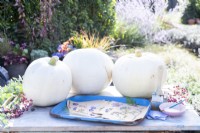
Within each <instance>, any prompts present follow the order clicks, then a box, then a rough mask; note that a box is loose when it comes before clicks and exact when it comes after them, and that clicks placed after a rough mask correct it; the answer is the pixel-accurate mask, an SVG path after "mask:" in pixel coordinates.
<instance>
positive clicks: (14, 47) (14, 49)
mask: <svg viewBox="0 0 200 133" xmlns="http://www.w3.org/2000/svg"><path fill="white" fill-rule="evenodd" d="M9 45H10V46H11V50H10V51H9V52H7V53H6V54H5V55H3V56H2V58H3V60H4V66H8V65H13V64H23V63H26V64H28V57H27V55H28V50H27V45H26V43H21V44H17V43H15V42H13V41H9Z"/></svg>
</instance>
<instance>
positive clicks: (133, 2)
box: [116, 0, 168, 42]
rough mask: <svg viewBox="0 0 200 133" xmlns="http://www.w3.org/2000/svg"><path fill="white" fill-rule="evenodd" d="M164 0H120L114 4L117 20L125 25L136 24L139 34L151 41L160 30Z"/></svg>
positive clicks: (163, 13)
mask: <svg viewBox="0 0 200 133" xmlns="http://www.w3.org/2000/svg"><path fill="white" fill-rule="evenodd" d="M167 6H168V3H167V1H164V0H159V1H157V0H120V1H118V2H117V4H116V14H117V15H116V16H117V21H118V22H120V23H123V24H125V25H127V26H128V25H137V27H138V30H139V32H140V34H142V35H144V36H145V38H146V40H148V41H149V42H151V41H152V38H153V36H154V34H155V33H156V32H158V31H159V30H160V23H159V22H158V21H161V18H163V16H164V15H165V14H166V8H167Z"/></svg>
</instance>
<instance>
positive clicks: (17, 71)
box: [6, 64, 27, 78]
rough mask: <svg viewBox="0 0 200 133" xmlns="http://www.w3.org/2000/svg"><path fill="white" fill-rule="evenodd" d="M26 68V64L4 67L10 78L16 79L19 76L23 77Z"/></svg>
mask: <svg viewBox="0 0 200 133" xmlns="http://www.w3.org/2000/svg"><path fill="white" fill-rule="evenodd" d="M26 68H27V64H14V65H9V66H6V69H7V71H8V74H9V77H10V78H13V77H15V78H18V77H19V76H23V75H24V72H25V71H26Z"/></svg>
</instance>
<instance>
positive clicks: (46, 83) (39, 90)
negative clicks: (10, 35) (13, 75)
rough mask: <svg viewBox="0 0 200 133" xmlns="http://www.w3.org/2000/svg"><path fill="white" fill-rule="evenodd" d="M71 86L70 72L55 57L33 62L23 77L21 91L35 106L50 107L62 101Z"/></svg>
mask: <svg viewBox="0 0 200 133" xmlns="http://www.w3.org/2000/svg"><path fill="white" fill-rule="evenodd" d="M71 85H72V76H71V71H70V69H69V68H68V66H67V65H66V64H65V63H63V62H62V61H59V60H58V58H56V57H52V58H50V57H44V58H40V59H37V60H35V61H33V62H32V63H31V64H30V65H29V66H28V68H27V69H26V71H25V74H24V77H23V91H24V93H25V95H26V97H27V98H29V99H32V100H33V104H34V105H36V106H50V105H54V104H57V103H59V102H61V101H62V100H64V99H65V98H66V97H67V95H68V93H69V91H70V89H71Z"/></svg>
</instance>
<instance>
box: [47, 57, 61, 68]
mask: <svg viewBox="0 0 200 133" xmlns="http://www.w3.org/2000/svg"><path fill="white" fill-rule="evenodd" d="M58 60H59V58H58V56H53V57H51V59H50V61H49V64H50V65H52V66H55V65H56V62H57V61H58Z"/></svg>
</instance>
